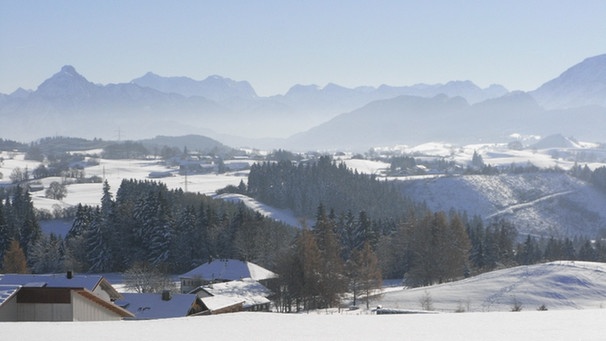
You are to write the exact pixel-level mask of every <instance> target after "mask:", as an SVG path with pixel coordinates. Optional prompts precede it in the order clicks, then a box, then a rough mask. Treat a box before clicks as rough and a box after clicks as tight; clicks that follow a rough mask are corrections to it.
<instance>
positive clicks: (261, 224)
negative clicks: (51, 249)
mask: <svg viewBox="0 0 606 341" xmlns="http://www.w3.org/2000/svg"><path fill="white" fill-rule="evenodd" d="M290 238H292V229H291V228H289V227H287V226H285V225H283V224H281V223H277V222H275V221H273V220H271V219H267V218H265V217H263V216H261V215H260V214H258V213H256V212H254V211H252V210H250V209H248V208H247V207H246V206H245V205H244V204H243V203H238V204H235V203H230V202H225V201H222V200H215V199H212V198H210V197H207V196H205V195H199V194H192V193H184V192H183V191H182V190H168V189H167V187H166V186H165V185H163V184H160V183H157V182H153V181H136V180H124V181H123V182H122V184H121V186H120V188H119V189H118V192H117V194H116V199H115V200H114V199H113V198H112V196H111V193H110V191H109V186H108V185H107V184H104V188H103V196H102V199H101V205H100V206H98V207H89V206H81V207H79V210H78V212H77V213H76V218H75V221H74V224H73V226H72V229H71V230H70V232H69V234H68V235H67V237H66V242H67V244H68V245H74V248H73V249H75V250H79V251H80V254H79V256H78V257H77V259H79V260H80V264H79V267H80V268H83V269H85V270H87V271H92V272H100V271H124V270H125V269H128V268H129V267H130V266H132V265H133V264H135V263H137V262H144V263H149V264H151V265H153V266H160V265H162V266H168V267H169V268H170V269H171V271H172V272H173V273H178V272H181V271H186V270H189V269H191V268H192V267H195V266H197V265H199V264H201V263H203V262H206V261H208V260H209V259H212V258H237V259H244V260H250V261H254V262H257V263H259V264H262V265H265V266H271V265H272V262H274V261H275V259H274V255H275V253H276V252H277V251H276V250H279V249H280V248H281V246H282V245H286V244H287V243H288V240H289V239H290Z"/></svg>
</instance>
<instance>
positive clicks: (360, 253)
mask: <svg viewBox="0 0 606 341" xmlns="http://www.w3.org/2000/svg"><path fill="white" fill-rule="evenodd" d="M346 268H347V275H348V278H349V288H350V290H351V292H352V294H353V305H354V306H355V305H356V300H357V297H358V296H359V294H360V293H363V294H364V295H365V301H366V308H367V309H368V308H369V306H368V305H369V298H370V295H371V294H372V293H373V291H375V290H377V289H380V288H381V285H382V276H381V270H380V269H379V260H378V258H377V256H376V254H375V253H374V251H373V250H372V247H371V246H370V243H368V242H367V243H365V244H364V245H363V246H362V248H361V249H358V250H356V251H355V252H354V254H353V255H352V257H351V259H350V260H348V262H347V265H346Z"/></svg>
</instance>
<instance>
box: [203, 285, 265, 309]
mask: <svg viewBox="0 0 606 341" xmlns="http://www.w3.org/2000/svg"><path fill="white" fill-rule="evenodd" d="M202 288H203V289H204V290H205V291H206V292H208V293H209V294H211V295H213V296H227V297H232V298H235V299H238V300H242V301H244V308H246V307H250V306H254V305H259V304H266V303H269V302H270V301H269V299H267V297H268V296H269V295H271V291H270V290H269V289H267V288H266V287H265V286H263V285H262V284H261V283H259V282H257V281H255V280H252V279H244V280H241V281H230V282H223V283H214V284H210V285H206V286H203V287H202Z"/></svg>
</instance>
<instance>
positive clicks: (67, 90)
mask: <svg viewBox="0 0 606 341" xmlns="http://www.w3.org/2000/svg"><path fill="white" fill-rule="evenodd" d="M94 88H96V86H95V85H94V84H93V83H91V82H89V81H88V80H87V79H86V78H84V76H82V75H80V74H79V73H78V72H77V71H76V68H74V67H73V66H71V65H65V66H63V67H62V68H61V70H60V71H59V72H57V73H55V74H54V75H53V76H52V77H51V78H49V79H47V80H45V81H44V82H43V83H42V84H40V86H38V89H36V91H35V94H36V95H37V96H42V97H47V98H58V97H62V98H67V97H71V98H85V97H90V96H91V93H92V92H93V91H94Z"/></svg>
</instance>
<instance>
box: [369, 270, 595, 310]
mask: <svg viewBox="0 0 606 341" xmlns="http://www.w3.org/2000/svg"><path fill="white" fill-rule="evenodd" d="M426 297H430V298H431V301H432V303H433V304H432V305H433V307H434V308H435V309H436V310H437V311H443V312H454V311H457V310H462V311H472V312H494V311H510V310H511V309H512V307H513V305H514V304H519V305H521V306H522V309H523V310H536V309H537V308H538V307H540V306H541V305H545V307H546V308H547V309H549V310H570V309H601V308H603V307H604V306H606V264H604V263H594V262H572V261H560V262H551V263H545V264H536V265H529V266H518V267H514V268H509V269H503V270H498V271H493V272H489V273H485V274H481V275H479V276H475V277H470V278H467V279H464V280H461V281H457V282H451V283H445V284H441V285H435V286H430V287H425V288H414V289H406V288H402V290H397V291H390V292H387V293H384V294H383V295H382V296H380V297H378V298H375V299H373V300H372V301H371V302H372V304H373V306H376V305H381V306H383V307H384V308H394V309H421V308H422V306H421V300H423V299H424V298H426Z"/></svg>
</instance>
